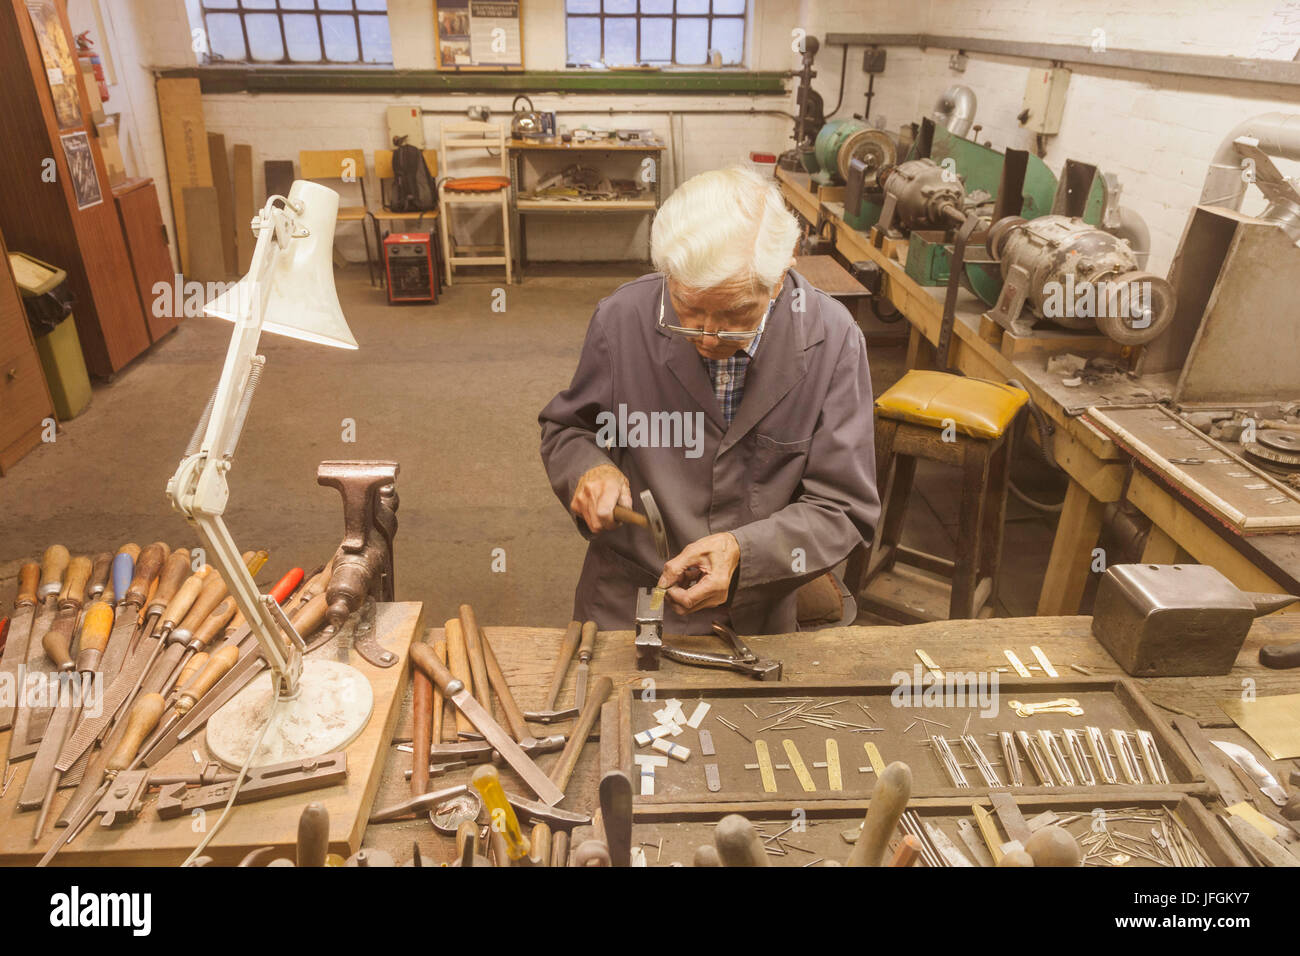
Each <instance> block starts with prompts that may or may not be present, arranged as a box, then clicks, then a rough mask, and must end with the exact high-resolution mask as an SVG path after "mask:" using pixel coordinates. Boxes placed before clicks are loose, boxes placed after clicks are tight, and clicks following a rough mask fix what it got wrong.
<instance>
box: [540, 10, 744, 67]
mask: <svg viewBox="0 0 1300 956" xmlns="http://www.w3.org/2000/svg"><path fill="white" fill-rule="evenodd" d="M745 5H746V0H565V28H566V29H565V33H566V39H567V43H568V47H567V48H568V64H569V66H588V65H591V64H593V63H603V64H604V65H605V66H634V65H637V64H642V63H645V64H649V65H651V66H706V65H710V64H711V62H712V58H711V57H710V51H713V50H716V51H717V52H718V54H719V55H720V57H721V62H722V65H723V66H739V65H741V64H742V63H743V61H744V58H745Z"/></svg>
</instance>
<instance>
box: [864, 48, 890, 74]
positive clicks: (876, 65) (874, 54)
mask: <svg viewBox="0 0 1300 956" xmlns="http://www.w3.org/2000/svg"><path fill="white" fill-rule="evenodd" d="M862 72H863V73H884V72H885V48H884V47H880V46H869V47H867V48H866V49H865V50H863V51H862Z"/></svg>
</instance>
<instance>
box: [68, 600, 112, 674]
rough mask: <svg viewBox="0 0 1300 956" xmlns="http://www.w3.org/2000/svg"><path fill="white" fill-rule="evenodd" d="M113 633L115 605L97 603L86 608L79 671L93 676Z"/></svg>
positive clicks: (78, 656) (82, 625) (105, 602)
mask: <svg viewBox="0 0 1300 956" xmlns="http://www.w3.org/2000/svg"><path fill="white" fill-rule="evenodd" d="M112 633H113V605H111V604H109V603H108V602H107V601H95V602H94V603H93V604H91V605H90V607H88V608H86V614H85V616H84V617H83V618H82V619H81V640H80V643H79V644H78V645H77V670H78V671H80V672H81V673H82V674H93V673H94V672H95V670H96V669H98V667H99V662H100V659H101V658H103V656H104V648H106V647H107V646H108V636H109V635H110V634H112Z"/></svg>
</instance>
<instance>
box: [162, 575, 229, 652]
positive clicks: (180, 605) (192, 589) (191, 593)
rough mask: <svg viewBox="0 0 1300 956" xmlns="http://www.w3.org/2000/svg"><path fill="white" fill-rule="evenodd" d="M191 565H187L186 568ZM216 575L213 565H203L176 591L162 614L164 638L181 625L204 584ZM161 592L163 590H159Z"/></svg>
mask: <svg viewBox="0 0 1300 956" xmlns="http://www.w3.org/2000/svg"><path fill="white" fill-rule="evenodd" d="M188 566H189V565H188V564H187V565H186V567H188ZM214 575H216V572H215V571H213V570H212V566H211V565H207V564H205V565H203V567H201V568H199V569H198V570H197V571H195V572H193V573H192V574H191V575H190V576H189V577H188V578H186V579H185V581H184V583H183V584H181V586H180V587H179V588H177V589H176V593H175V594H173V595H172V599H171V600H170V601H168V602H167V606H166V608H164V610H163V613H162V636H163V637H166V636H167V635H168V634H170V633H171V632H172V631H173V630H175V628H176V625H178V624H180V622H181V621H182V620H184V619H185V616H186V615H187V614H189V612H190V609H191V608H193V607H194V602H195V601H196V600H197V599H198V596H199V592H200V591H202V590H203V584H204V582H205V581H206V580H207V579H208V578H209V577H212V576H214ZM159 590H160V591H161V590H162V589H161V588H159Z"/></svg>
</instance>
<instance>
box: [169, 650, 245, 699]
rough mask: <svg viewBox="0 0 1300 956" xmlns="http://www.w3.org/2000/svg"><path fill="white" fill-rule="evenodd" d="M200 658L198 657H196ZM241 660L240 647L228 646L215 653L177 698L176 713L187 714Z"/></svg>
mask: <svg viewBox="0 0 1300 956" xmlns="http://www.w3.org/2000/svg"><path fill="white" fill-rule="evenodd" d="M195 656H198V655H195ZM238 660H239V645H238V644H227V645H226V646H225V647H223V648H221V650H219V651H214V652H213V653H212V655H211V656H210V657H209V658H208V662H207V663H206V664H204V665H203V670H201V671H199V676H198V677H196V678H194V680H193V681H192V682H191V683H190V685H189V686H188V687H186V688H185V689H184V690H183V691H181V695H180V697H178V698H176V713H178V714H187V713H189V712H190V710H191V709H192V708H193V707H194V705H195V704H197V703H198V702H199V699H200V698H201V697H202V696H203V695H204V694H206V693H207V692H208V691H209V690H211V689H212V685H213V684H215V683H216V682H217V681H219V680H221V678H223V677H225V676H226V672H227V671H229V670H230V668H232V667H234V666H235V662H236V661H238Z"/></svg>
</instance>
